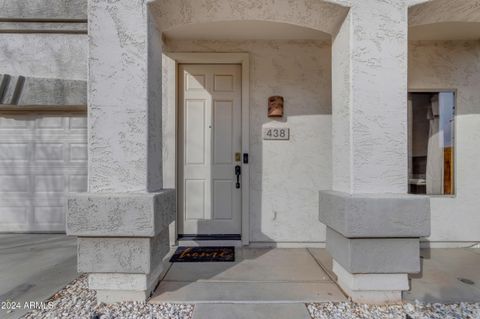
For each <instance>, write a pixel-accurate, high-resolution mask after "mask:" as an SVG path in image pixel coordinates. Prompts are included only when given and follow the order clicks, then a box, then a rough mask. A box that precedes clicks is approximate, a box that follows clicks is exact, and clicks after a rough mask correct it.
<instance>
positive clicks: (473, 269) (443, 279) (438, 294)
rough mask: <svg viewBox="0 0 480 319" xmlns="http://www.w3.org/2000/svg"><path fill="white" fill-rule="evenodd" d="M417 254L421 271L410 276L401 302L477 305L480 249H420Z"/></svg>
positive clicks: (479, 284)
mask: <svg viewBox="0 0 480 319" xmlns="http://www.w3.org/2000/svg"><path fill="white" fill-rule="evenodd" d="M421 255H422V272H421V273H420V274H416V275H411V276H410V278H411V282H410V288H411V289H410V291H407V292H405V293H404V294H403V298H404V300H406V301H415V300H419V301H422V302H440V303H456V302H480V249H478V248H476V249H474V248H470V249H469V248H451V249H423V250H422V252H421ZM462 280H463V281H462Z"/></svg>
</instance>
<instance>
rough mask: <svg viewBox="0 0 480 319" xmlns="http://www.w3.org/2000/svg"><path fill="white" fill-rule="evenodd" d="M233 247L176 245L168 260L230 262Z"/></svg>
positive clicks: (233, 258)
mask: <svg viewBox="0 0 480 319" xmlns="http://www.w3.org/2000/svg"><path fill="white" fill-rule="evenodd" d="M232 261H235V247H178V248H177V250H176V251H175V253H174V254H173V256H172V257H171V258H170V262H174V263H178V262H232Z"/></svg>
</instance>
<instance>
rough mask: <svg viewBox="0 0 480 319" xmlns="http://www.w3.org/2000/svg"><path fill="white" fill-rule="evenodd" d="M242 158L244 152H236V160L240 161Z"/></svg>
mask: <svg viewBox="0 0 480 319" xmlns="http://www.w3.org/2000/svg"><path fill="white" fill-rule="evenodd" d="M241 160H242V154H241V153H235V162H240V161H241Z"/></svg>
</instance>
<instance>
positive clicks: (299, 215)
mask: <svg viewBox="0 0 480 319" xmlns="http://www.w3.org/2000/svg"><path fill="white" fill-rule="evenodd" d="M167 51H169V52H175V51H178V52H192V51H197V52H198V51H205V52H215V51H217V52H220V51H221V52H249V53H250V59H251V60H250V79H251V80H250V88H249V89H250V164H249V166H250V236H251V238H250V240H251V241H253V242H272V241H277V242H321V241H324V240H325V226H324V225H323V224H321V223H320V222H319V221H318V190H320V189H330V188H331V179H332V176H331V171H332V170H331V165H332V164H331V58H330V53H331V46H330V44H329V43H325V42H318V41H240V42H224V41H174V42H167ZM167 77H168V75H167ZM165 87H166V85H165ZM272 95H282V96H284V98H285V116H284V117H283V118H282V119H269V118H268V117H267V105H268V103H267V99H268V97H269V96H272ZM170 115H171V114H170ZM164 118H168V116H165V114H164ZM170 118H171V117H170ZM170 121H171V120H170ZM266 126H283V127H289V128H290V134H291V138H290V140H289V141H263V140H262V127H266ZM168 127H170V129H168ZM165 128H166V130H164V133H163V134H164V136H165V137H166V138H169V139H171V138H172V136H174V133H172V132H171V130H174V128H173V127H172V126H171V123H170V126H169V124H165ZM169 131H170V132H169ZM169 155H170V160H169V159H168V156H169ZM171 155H172V154H171V152H167V153H165V152H164V156H167V158H165V160H166V161H167V162H169V163H173V161H174V158H172V156H171ZM171 166H172V165H168V164H165V167H171Z"/></svg>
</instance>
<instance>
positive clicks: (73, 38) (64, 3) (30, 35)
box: [0, 0, 88, 81]
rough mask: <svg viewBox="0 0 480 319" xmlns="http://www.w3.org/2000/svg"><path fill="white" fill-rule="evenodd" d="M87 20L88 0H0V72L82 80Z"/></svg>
mask: <svg viewBox="0 0 480 319" xmlns="http://www.w3.org/2000/svg"><path fill="white" fill-rule="evenodd" d="M58 19H60V20H65V21H68V20H71V21H70V22H69V23H49V22H48V21H50V20H58ZM86 19H87V0H25V1H17V0H0V20H1V21H0V66H1V67H0V73H6V74H10V75H13V76H16V75H22V76H26V77H38V78H57V79H66V80H84V81H85V80H86V79H87V52H88V36H87V35H86V34H82V33H86V32H83V31H84V30H85V25H86ZM72 22H74V23H72ZM45 30H49V32H51V31H54V30H55V31H54V32H55V33H40V32H41V31H45ZM66 30H68V31H69V32H70V31H72V30H75V31H78V32H77V33H78V34H72V33H70V34H66V33H64V32H65V31H66ZM12 31H13V32H12ZM17 31H22V32H26V33H17Z"/></svg>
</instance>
